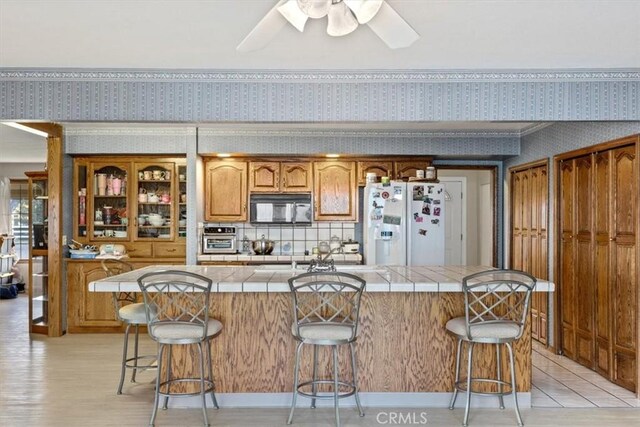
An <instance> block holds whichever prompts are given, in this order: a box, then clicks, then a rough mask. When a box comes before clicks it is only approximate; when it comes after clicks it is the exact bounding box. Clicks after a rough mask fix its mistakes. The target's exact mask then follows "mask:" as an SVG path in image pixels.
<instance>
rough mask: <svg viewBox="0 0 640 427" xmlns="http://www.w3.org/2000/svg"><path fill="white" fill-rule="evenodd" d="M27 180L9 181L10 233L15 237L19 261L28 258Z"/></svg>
mask: <svg viewBox="0 0 640 427" xmlns="http://www.w3.org/2000/svg"><path fill="white" fill-rule="evenodd" d="M27 198H28V185H27V180H17V179H12V180H11V201H10V203H9V208H10V212H11V227H12V230H13V231H12V233H13V235H14V236H15V240H14V243H15V245H16V248H15V249H16V253H17V254H18V256H20V259H21V260H26V259H27V258H29V200H28V199H27Z"/></svg>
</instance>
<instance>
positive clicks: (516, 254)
mask: <svg viewBox="0 0 640 427" xmlns="http://www.w3.org/2000/svg"><path fill="white" fill-rule="evenodd" d="M511 189H512V190H511V191H512V192H511V194H512V202H511V203H512V204H511V212H512V216H511V217H512V221H513V225H512V230H511V242H512V243H511V268H513V269H514V270H522V172H513V173H512V174H511Z"/></svg>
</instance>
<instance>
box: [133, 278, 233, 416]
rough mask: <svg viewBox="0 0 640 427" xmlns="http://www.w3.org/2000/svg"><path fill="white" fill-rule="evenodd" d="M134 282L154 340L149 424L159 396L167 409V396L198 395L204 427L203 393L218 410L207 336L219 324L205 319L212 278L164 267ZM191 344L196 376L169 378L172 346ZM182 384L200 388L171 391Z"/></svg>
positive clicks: (204, 397)
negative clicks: (153, 389) (195, 351)
mask: <svg viewBox="0 0 640 427" xmlns="http://www.w3.org/2000/svg"><path fill="white" fill-rule="evenodd" d="M138 284H139V285H140V289H141V290H142V295H143V296H144V306H145V311H146V317H147V325H148V331H149V335H150V336H151V338H152V339H153V340H154V341H156V342H157V343H158V356H157V359H158V376H157V377H156V392H155V399H154V403H153V412H152V413H151V420H150V421H149V425H150V426H153V425H154V422H155V419H156V414H157V410H158V403H159V400H160V396H163V397H164V405H163V408H164V409H167V404H168V401H169V397H176V396H196V395H199V396H200V397H201V399H202V415H203V417H204V425H205V426H208V425H209V419H208V417H207V402H206V395H207V394H211V399H212V400H213V405H214V407H215V408H216V409H218V401H217V400H216V395H215V392H214V383H213V367H212V362H211V339H212V338H214V337H215V336H217V335H218V334H219V333H220V331H221V330H222V323H220V322H219V321H218V320H216V319H210V318H209V296H210V294H211V285H212V281H211V279H209V278H207V277H204V276H201V275H199V274H195V273H190V272H187V271H177V270H176V271H174V270H167V271H161V272H152V273H147V274H144V275H143V276H141V277H140V278H139V279H138ZM192 344H195V345H196V346H197V349H198V366H199V370H200V374H199V376H198V377H197V378H172V377H171V348H172V346H174V345H192ZM165 348H168V350H169V351H168V354H167V369H166V378H165V380H164V381H161V380H160V376H161V373H162V363H163V362H162V355H163V352H164V350H165ZM205 353H206V360H205ZM205 365H207V369H208V373H205ZM183 383H195V384H198V385H199V386H200V387H199V388H200V390H199V391H197V392H176V391H172V390H171V386H172V385H175V384H183Z"/></svg>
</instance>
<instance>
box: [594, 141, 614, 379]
mask: <svg viewBox="0 0 640 427" xmlns="http://www.w3.org/2000/svg"><path fill="white" fill-rule="evenodd" d="M610 157H611V151H605V152H604V153H597V154H596V155H595V169H594V203H593V204H594V205H595V209H594V224H595V230H594V231H595V247H594V250H595V257H594V262H595V272H594V278H593V279H594V281H595V297H596V304H595V309H596V311H595V332H596V340H595V346H596V350H595V358H596V360H595V369H596V371H597V372H599V373H600V374H602V375H604V376H606V377H609V376H610V373H611V356H612V355H611V319H610V312H611V291H612V290H611V286H610V283H611V281H612V279H613V277H612V276H611V269H610V262H611V257H610V252H611V241H610V239H611V235H610V234H611V224H610V222H611V211H612V210H611V201H612V200H611V173H610V167H611V161H610Z"/></svg>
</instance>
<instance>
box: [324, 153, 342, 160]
mask: <svg viewBox="0 0 640 427" xmlns="http://www.w3.org/2000/svg"><path fill="white" fill-rule="evenodd" d="M326 157H328V158H330V159H337V158H338V157H340V154H327V155H326Z"/></svg>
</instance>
